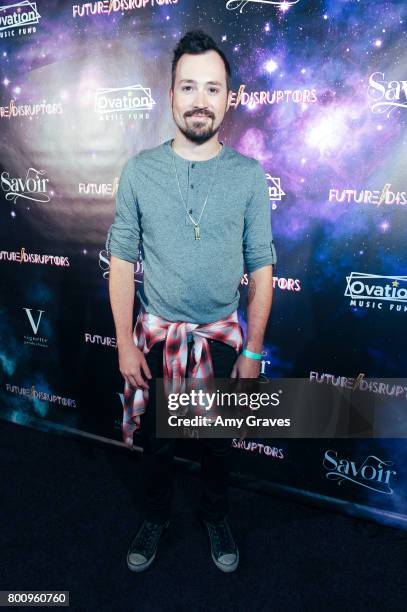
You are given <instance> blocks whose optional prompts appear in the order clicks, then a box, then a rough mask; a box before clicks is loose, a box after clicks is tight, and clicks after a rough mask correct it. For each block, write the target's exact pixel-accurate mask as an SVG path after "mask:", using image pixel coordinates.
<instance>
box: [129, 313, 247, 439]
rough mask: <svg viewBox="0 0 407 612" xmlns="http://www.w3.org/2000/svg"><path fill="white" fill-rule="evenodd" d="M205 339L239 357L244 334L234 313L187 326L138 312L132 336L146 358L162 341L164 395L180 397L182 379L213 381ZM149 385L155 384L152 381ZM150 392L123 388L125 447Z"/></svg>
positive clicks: (210, 360) (144, 407) (187, 324)
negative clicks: (189, 336) (226, 346)
mask: <svg viewBox="0 0 407 612" xmlns="http://www.w3.org/2000/svg"><path fill="white" fill-rule="evenodd" d="M189 332H190V333H192V336H193V339H194V343H193V345H192V347H191V359H190V364H189V368H188V372H186V368H187V359H188V343H187V334H188V333H189ZM207 339H212V340H217V341H220V342H225V343H226V344H229V345H230V346H232V347H233V348H234V349H235V350H236V354H237V355H238V354H239V353H240V351H241V350H242V347H243V331H242V328H241V326H240V324H239V320H238V316H237V310H235V311H234V312H232V313H231V314H230V315H228V316H227V317H225V318H223V319H219V320H218V321H214V322H212V323H203V324H197V323H187V322H177V321H175V322H174V321H168V320H167V319H163V318H162V317H159V316H156V315H153V314H151V313H148V312H146V311H145V309H144V308H143V307H141V308H140V312H139V315H138V317H137V321H136V325H135V327H134V332H133V340H134V344H135V345H136V346H137V348H139V349H140V350H141V351H143V353H144V354H147V353H148V352H149V351H150V349H151V348H152V347H153V345H154V344H155V343H156V342H161V341H165V344H164V350H163V378H164V387H165V389H166V392H168V390H169V389H170V390H171V392H172V393H182V392H183V391H184V389H185V377H186V376H187V377H188V378H208V379H210V378H213V365H212V358H211V352H210V349H209V344H208V340H207ZM151 382H153V384H155V383H154V381H153V379H152V380H151ZM148 397H149V391H148V390H147V389H141V388H134V387H132V386H130V385H129V384H128V383H127V381H126V383H125V386H124V404H123V426H122V434H123V440H124V442H125V444H126V445H129V446H132V445H133V433H134V432H135V431H136V430H138V429H139V428H140V415H142V414H144V413H145V411H146V408H147V404H148Z"/></svg>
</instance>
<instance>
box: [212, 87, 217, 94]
mask: <svg viewBox="0 0 407 612" xmlns="http://www.w3.org/2000/svg"><path fill="white" fill-rule="evenodd" d="M210 90H211V92H212V93H218V91H219V89H217V88H216V87H211V88H210Z"/></svg>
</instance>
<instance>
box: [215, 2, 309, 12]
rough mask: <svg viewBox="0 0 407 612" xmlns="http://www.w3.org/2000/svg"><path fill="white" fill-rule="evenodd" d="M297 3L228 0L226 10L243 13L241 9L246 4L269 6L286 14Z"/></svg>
mask: <svg viewBox="0 0 407 612" xmlns="http://www.w3.org/2000/svg"><path fill="white" fill-rule="evenodd" d="M299 2H300V0H228V1H227V2H226V8H227V9H228V10H229V11H237V10H239V13H243V9H244V8H245V6H246V5H247V4H271V5H273V6H275V7H277V8H278V9H280V11H283V12H286V11H288V9H290V8H291V7H292V6H294V5H295V4H298V3H299Z"/></svg>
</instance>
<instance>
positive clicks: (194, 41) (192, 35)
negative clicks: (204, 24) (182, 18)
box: [171, 30, 231, 92]
mask: <svg viewBox="0 0 407 612" xmlns="http://www.w3.org/2000/svg"><path fill="white" fill-rule="evenodd" d="M210 50H213V51H216V53H219V55H220V56H221V58H222V59H223V63H224V64H225V69H226V88H227V91H228V92H229V90H230V77H231V70H230V64H229V62H228V60H227V59H226V55H225V54H224V53H223V51H222V50H221V49H219V47H218V46H217V44H216V43H215V41H214V40H213V38H211V37H210V36H208V34H205V32H204V31H203V30H191V31H190V32H187V33H186V34H184V36H183V37H182V38H181V40H180V41H179V42H178V44H177V46H176V47H175V49H174V58H173V60H172V78H171V88H172V89H174V83H175V72H176V69H177V64H178V60H179V58H180V57H181V56H182V55H184V53H191V54H192V55H198V54H200V53H205V51H210Z"/></svg>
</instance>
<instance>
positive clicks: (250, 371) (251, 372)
mask: <svg viewBox="0 0 407 612" xmlns="http://www.w3.org/2000/svg"><path fill="white" fill-rule="evenodd" d="M260 370H261V359H251V358H250V357H245V356H244V355H239V357H238V358H237V359H236V361H235V364H234V366H233V369H232V373H231V375H230V377H231V378H258V376H259V374H260Z"/></svg>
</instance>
